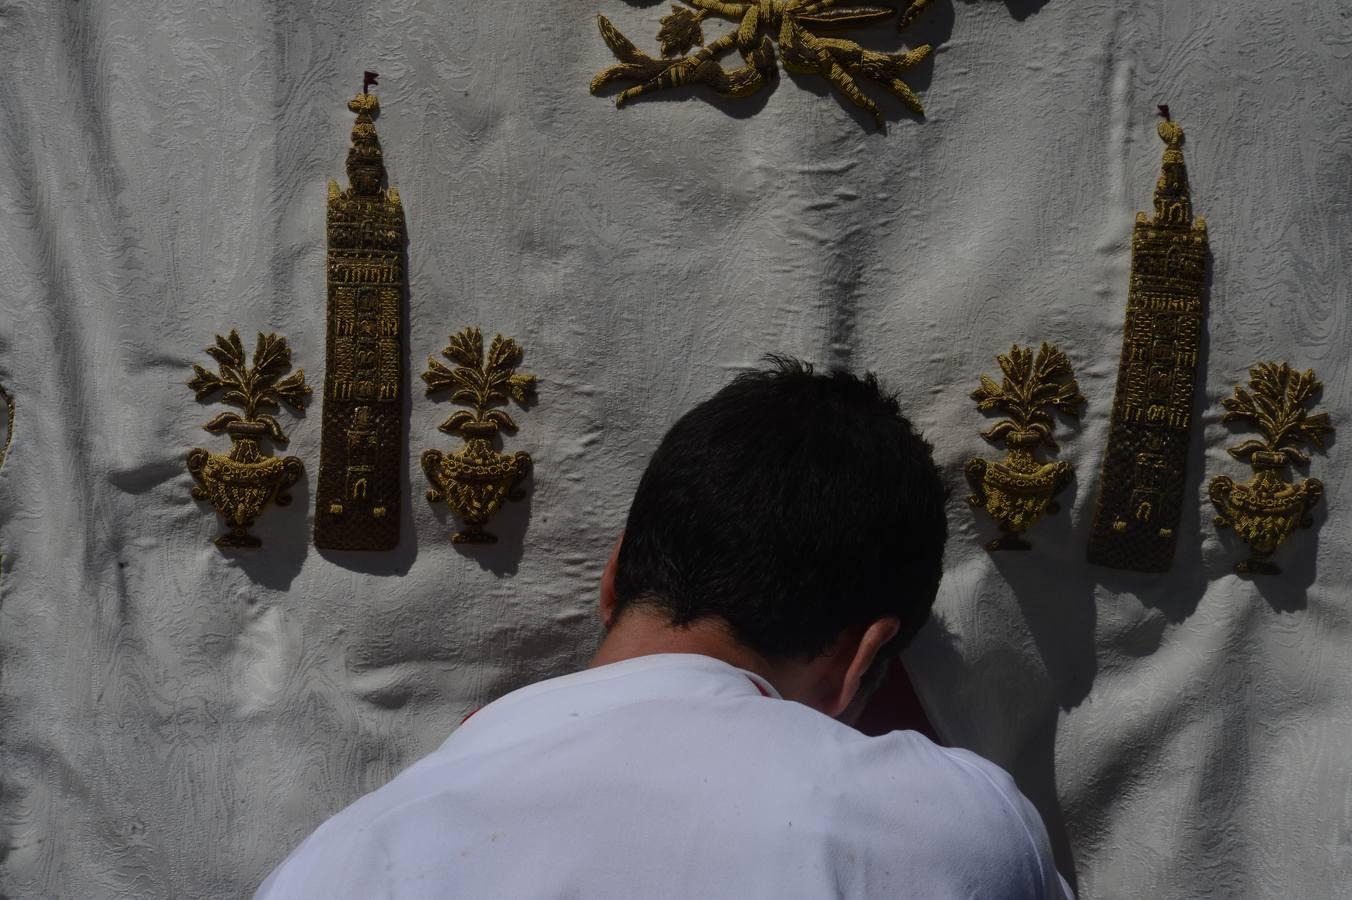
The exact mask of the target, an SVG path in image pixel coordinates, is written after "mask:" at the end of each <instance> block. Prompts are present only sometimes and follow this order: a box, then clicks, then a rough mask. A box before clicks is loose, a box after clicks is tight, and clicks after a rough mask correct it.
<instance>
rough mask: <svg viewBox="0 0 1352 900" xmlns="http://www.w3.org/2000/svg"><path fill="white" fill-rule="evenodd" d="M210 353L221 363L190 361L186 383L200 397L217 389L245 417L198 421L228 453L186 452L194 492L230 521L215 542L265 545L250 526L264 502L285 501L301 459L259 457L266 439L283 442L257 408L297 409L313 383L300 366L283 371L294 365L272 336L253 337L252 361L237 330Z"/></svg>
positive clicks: (273, 422) (275, 427)
mask: <svg viewBox="0 0 1352 900" xmlns="http://www.w3.org/2000/svg"><path fill="white" fill-rule="evenodd" d="M207 353H208V354H210V355H211V357H212V358H213V359H215V360H216V361H217V362H218V363H219V364H220V367H219V371H218V372H211V371H209V370H207V369H205V368H203V367H202V366H197V365H195V366H193V373H194V376H193V379H192V381H190V382H189V383H188V386H189V387H191V388H192V389H193V390H194V391H195V392H196V393H197V399H198V400H199V401H201V400H205V399H207V398H209V397H210V396H212V395H213V394H216V393H220V394H221V402H222V403H229V404H232V405H235V406H238V407H240V408H242V410H243V414H241V413H237V412H233V411H227V412H223V413H221V414H219V415H217V416H216V417H215V418H213V419H212V420H211V421H210V422H208V423H206V424H205V425H203V426H202V427H203V428H204V429H205V430H206V431H209V432H211V433H213V434H219V433H221V432H224V433H225V434H226V435H228V436H229V437H230V451H229V452H228V453H226V454H219V453H212V452H211V451H209V450H207V449H205V448H202V447H194V448H193V449H192V450H190V451H188V471H189V472H190V473H191V474H192V477H193V478H194V479H195V480H196V481H197V484H195V485H193V488H192V495H193V496H194V497H196V498H198V499H199V500H207V501H210V503H211V505H212V506H213V507H215V509H216V511H217V512H218V513H219V514H220V516H221V518H223V519H225V522H226V524H227V525H228V526H229V530H228V531H227V532H226V533H224V534H222V535H221V536H220V537H218V538H216V545H217V546H218V547H258V546H260V545H261V543H262V542H261V541H260V540H259V539H258V538H257V537H256V536H255V535H253V534H250V533H249V527H250V526H251V525H253V523H254V520H255V519H257V518H258V517H259V516H260V515H261V514H262V512H263V510H264V509H265V508H266V507H267V506H268V505H269V504H272V503H275V504H276V505H278V506H285V505H287V504H288V503H290V502H291V495H290V494H289V493H287V489H288V488H290V487H291V486H292V485H294V484H295V483H296V482H297V481H299V480H300V477H301V475H303V474H304V472H305V466H304V464H303V463H302V462H301V461H300V459H299V458H298V457H295V456H287V457H282V458H278V457H275V456H269V455H265V454H264V452H263V448H262V441H263V440H264V439H265V438H270V439H271V440H272V441H273V442H275V443H277V444H279V445H285V444H286V443H287V440H288V439H287V436H286V433H285V432H284V431H283V430H282V427H281V424H280V423H279V422H278V421H277V419H276V418H275V417H274V416H272V415H270V414H269V413H267V412H263V411H262V410H268V409H271V410H280V408H281V406H282V404H286V405H287V406H290V407H292V408H293V409H295V410H297V411H299V410H302V409H304V407H305V402H306V399H307V398H308V397H309V395H310V387H309V385H307V384H306V383H305V370H304V369H298V370H296V371H295V372H293V373H291V374H290V375H287V374H286V373H287V371H288V370H289V369H290V368H291V348H290V347H288V346H287V343H286V339H285V338H282V337H279V336H278V335H275V334H262V333H260V334H259V335H258V342H257V344H256V345H255V348H254V354H253V364H252V365H249V364H248V362H247V360H246V358H245V353H244V346H243V344H242V343H241V342H240V339H239V334H238V333H237V332H235V331H231V332H230V336H229V337H228V338H223V337H220V336H219V335H218V336H217V337H216V343H215V344H214V345H213V346H211V347H208V348H207Z"/></svg>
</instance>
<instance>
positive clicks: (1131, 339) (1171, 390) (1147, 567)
mask: <svg viewBox="0 0 1352 900" xmlns="http://www.w3.org/2000/svg"><path fill="white" fill-rule="evenodd" d="M1160 112H1161V113H1162V114H1164V115H1165V121H1163V122H1161V123H1160V124H1159V136H1160V138H1161V139H1162V140H1163V141H1164V143H1165V149H1164V158H1163V160H1162V162H1161V165H1160V175H1159V180H1158V181H1157V182H1156V184H1155V215H1154V217H1153V218H1150V219H1147V218H1146V214H1145V213H1137V214H1136V224H1135V227H1134V228H1133V230H1132V240H1131V287H1130V292H1129V293H1128V295H1127V315H1126V324H1125V325H1124V326H1123V330H1122V356H1121V360H1120V361H1119V363H1118V370H1117V390H1116V393H1115V394H1114V397H1113V412H1112V419H1111V422H1110V424H1109V427H1108V447H1107V449H1106V450H1105V452H1104V457H1103V472H1102V476H1101V478H1100V479H1099V495H1098V504H1097V506H1096V508H1095V511H1094V521H1093V525H1092V526H1091V528H1090V532H1089V548H1088V554H1087V555H1088V558H1089V561H1090V562H1092V563H1097V564H1099V565H1104V566H1113V567H1116V568H1120V569H1134V570H1136V571H1140V572H1163V571H1165V570H1166V569H1168V568H1169V566H1170V565H1171V564H1172V563H1173V558H1174V545H1175V542H1176V539H1175V535H1176V533H1177V529H1178V521H1179V516H1180V514H1181V511H1182V506H1183V491H1184V478H1185V476H1186V474H1187V461H1188V440H1189V434H1190V426H1191V422H1192V400H1193V393H1194V388H1195V384H1196V380H1197V358H1198V354H1199V352H1200V348H1201V341H1202V330H1203V328H1204V327H1205V323H1204V320H1203V312H1204V310H1203V292H1204V290H1205V276H1206V258H1207V230H1206V220H1205V219H1203V218H1202V217H1201V216H1198V217H1197V218H1196V219H1194V218H1193V215H1192V197H1191V194H1190V192H1189V189H1188V172H1187V169H1186V167H1185V166H1184V164H1183V129H1182V128H1180V127H1179V126H1178V124H1177V123H1176V122H1173V121H1170V120H1169V119H1168V107H1161V108H1160Z"/></svg>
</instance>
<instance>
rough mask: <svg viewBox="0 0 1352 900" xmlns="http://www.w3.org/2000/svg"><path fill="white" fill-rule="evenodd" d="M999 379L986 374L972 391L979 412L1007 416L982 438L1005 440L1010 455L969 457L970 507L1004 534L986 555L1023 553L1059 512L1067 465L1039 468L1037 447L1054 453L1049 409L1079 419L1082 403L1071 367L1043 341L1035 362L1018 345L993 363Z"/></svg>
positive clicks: (1068, 473)
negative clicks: (1046, 518) (1031, 534)
mask: <svg viewBox="0 0 1352 900" xmlns="http://www.w3.org/2000/svg"><path fill="white" fill-rule="evenodd" d="M996 360H997V361H998V362H999V364H1000V370H1001V372H1003V373H1004V378H1003V380H1002V383H1000V384H996V383H995V382H994V381H992V380H991V379H990V378H987V377H986V376H985V375H982V376H981V386H980V387H979V388H977V389H976V390H975V391H973V392H972V399H973V400H975V401H977V408H978V409H980V410H981V411H982V412H989V411H991V410H1000V411H1002V412H1004V413H1005V414H1006V415H1007V418H1004V419H1001V420H1000V421H998V422H996V423H995V425H994V426H992V427H991V429H990V430H989V431H985V432H983V433H982V435H981V436H982V437H984V438H985V439H986V440H988V441H991V442H996V441H1003V442H1004V445H1005V448H1006V450H1007V451H1008V454H1007V455H1006V456H1005V458H1004V459H1003V460H1000V461H999V462H996V461H993V460H986V459H981V458H979V457H974V458H972V459H969V460H968V461H967V468H966V474H967V483H968V484H969V485H971V488H972V495H971V496H970V497H968V498H967V502H968V503H970V504H971V505H972V506H974V507H978V508H981V509H985V510H986V512H988V513H990V515H991V518H993V519H995V521H996V523H998V524H999V526H1000V531H1001V535H1000V537H998V538H996V539H995V540H993V541H991V542H990V543H989V544H987V545H986V549H987V550H1027V549H1029V548H1030V546H1031V545H1030V544H1029V543H1028V542H1027V541H1025V540H1024V539H1023V537H1022V535H1023V532H1025V531H1027V530H1028V529H1029V528H1031V527H1033V526H1034V525H1035V524H1037V522H1038V521H1039V520H1040V519H1041V518H1042V517H1043V515H1045V514H1048V513H1055V512H1056V511H1057V510H1058V506H1057V504H1056V503H1055V502H1054V501H1053V499H1052V498H1053V497H1055V496H1056V495H1057V494H1059V493H1061V491H1063V490H1065V488H1066V485H1068V484H1070V479H1071V477H1072V474H1073V472H1072V469H1071V466H1070V463H1068V462H1066V461H1064V460H1056V461H1054V462H1049V463H1043V462H1039V461H1038V459H1037V457H1036V456H1035V454H1034V451H1036V450H1037V448H1038V447H1040V446H1041V447H1046V448H1047V449H1050V450H1055V449H1057V444H1056V440H1055V438H1053V437H1052V431H1053V429H1054V428H1055V427H1056V423H1055V420H1054V419H1053V418H1052V411H1053V410H1059V411H1060V412H1062V413H1064V414H1065V415H1067V416H1070V417H1072V418H1079V415H1080V407H1081V405H1083V403H1084V397H1083V396H1081V395H1080V388H1079V385H1078V384H1077V383H1076V381H1075V378H1074V377H1073V375H1074V373H1073V372H1072V371H1071V368H1070V361H1069V360H1068V359H1066V355H1065V354H1064V353H1062V352H1061V350H1060V349H1058V348H1057V347H1056V345H1055V344H1048V343H1046V342H1043V344H1042V346H1041V348H1039V350H1038V352H1037V356H1036V357H1034V355H1033V350H1032V348H1031V347H1020V346H1019V345H1018V344H1015V345H1014V346H1013V347H1012V348H1011V349H1010V351H1009V354H1008V355H1005V354H1001V355H999V356H997V357H996Z"/></svg>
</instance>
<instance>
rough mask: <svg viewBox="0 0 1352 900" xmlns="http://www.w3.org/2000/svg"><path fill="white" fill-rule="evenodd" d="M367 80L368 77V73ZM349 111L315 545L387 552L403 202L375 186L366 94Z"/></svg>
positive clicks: (335, 230) (380, 162)
mask: <svg viewBox="0 0 1352 900" xmlns="http://www.w3.org/2000/svg"><path fill="white" fill-rule="evenodd" d="M369 80H371V79H370V76H368V81H369ZM347 108H348V109H350V110H352V111H353V112H354V113H356V114H357V121H356V124H354V125H353V126H352V147H351V148H350V149H349V150H348V151H347V177H348V187H347V188H346V189H345V190H339V188H338V184H337V183H336V182H333V181H330V182H329V208H328V239H329V251H328V338H327V342H326V349H327V357H326V360H325V366H326V368H325V373H324V432H323V443H322V446H321V449H320V463H319V485H318V487H317V489H316V491H315V546H316V547H324V548H330V549H335V550H388V549H390V548H392V547H394V546H395V545H396V544H398V543H399V500H400V498H399V489H400V479H399V472H400V466H401V465H402V464H403V458H404V448H403V429H402V427H401V422H400V415H401V410H402V402H401V398H400V395H399V392H400V390H401V385H402V382H403V337H402V335H401V333H400V319H401V309H400V307H401V304H402V300H403V293H404V266H403V248H404V241H405V228H404V208H403V205H402V204H401V203H400V201H399V192H398V191H396V190H395V189H394V188H392V187H386V186H385V162H384V159H383V157H382V154H381V151H380V139H379V138H378V137H377V136H376V126H375V121H374V117H375V115H376V113H378V112H379V110H380V104H379V103H378V102H377V101H376V97H375V95H374V94H370V93H367V92H366V91H365V90H363V92H362V93H360V94H358V95H357V96H355V97H353V98H352V99H351V100H349V101H348V104H347Z"/></svg>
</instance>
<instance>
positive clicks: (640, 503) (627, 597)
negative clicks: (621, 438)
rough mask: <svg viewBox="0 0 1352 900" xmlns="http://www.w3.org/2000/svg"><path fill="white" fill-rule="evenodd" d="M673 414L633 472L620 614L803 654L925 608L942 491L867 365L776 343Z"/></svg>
mask: <svg viewBox="0 0 1352 900" xmlns="http://www.w3.org/2000/svg"><path fill="white" fill-rule="evenodd" d="M767 362H768V365H767V366H766V367H765V368H763V369H760V370H757V371H752V372H747V373H744V374H742V375H739V376H738V377H737V378H736V379H734V380H733V382H732V383H731V384H729V385H728V386H727V387H725V388H723V389H722V390H720V391H719V392H718V393H716V394H715V395H714V396H713V397H711V398H710V399H708V400H706V401H704V402H703V403H701V404H699V405H698V406H696V407H695V408H694V409H692V410H690V412H688V413H686V414H685V415H684V416H682V417H681V418H680V419H679V420H678V421H677V422H676V424H675V425H673V426H672V428H671V430H670V431H669V432H667V435H666V437H665V438H663V439H662V443H661V444H660V445H659V446H658V448H657V451H656V452H655V453H654V454H653V457H652V459H651V460H650V461H649V463H648V468H647V469H646V470H645V471H644V473H643V478H642V479H641V480H640V481H639V486H638V491H637V492H636V493H635V495H634V502H633V505H632V506H631V507H630V508H629V520H628V523H627V524H626V526H625V531H624V540H623V542H622V543H621V546H620V557H619V563H618V567H617V570H616V575H615V594H616V609H617V612H619V613H623V611H624V610H625V609H627V608H629V607H630V606H636V605H641V606H644V607H648V608H651V609H656V610H659V611H662V612H665V613H666V614H668V615H669V617H670V620H671V623H672V624H673V625H677V626H682V625H688V624H690V623H692V622H696V621H699V620H704V619H721V620H722V621H723V622H724V623H725V624H726V625H727V626H729V627H730V628H731V631H732V634H733V636H734V637H735V638H736V639H737V640H738V641H739V642H741V643H742V644H744V645H746V646H747V647H750V648H751V649H753V650H755V651H757V652H758V653H760V654H761V655H763V656H765V657H767V658H771V659H790V658H793V659H811V658H814V657H816V656H819V655H821V654H822V653H823V652H825V651H826V650H827V649H828V648H829V647H830V646H831V644H833V643H834V642H835V641H836V640H837V639H838V638H839V637H840V635H841V634H843V633H844V632H845V631H846V630H847V629H849V628H851V627H855V626H860V625H867V624H868V623H870V622H873V621H875V620H876V619H879V618H881V617H884V616H896V617H897V618H899V619H900V620H901V631H900V633H899V640H895V641H893V642H892V644H891V645H890V647H891V648H892V649H899V648H900V647H902V646H905V644H906V643H907V642H909V641H910V639H911V638H912V637H913V636H914V635H915V633H916V632H917V631H918V630H919V629H920V627H921V626H922V625H924V623H925V621H926V620H927V619H928V618H929V614H930V609H931V607H933V605H934V597H935V593H936V592H937V591H938V587H939V577H940V571H941V565H942V561H943V550H944V542H945V541H946V540H947V538H948V523H947V519H946V518H945V515H944V505H945V502H946V500H947V496H948V493H947V491H946V490H945V488H944V486H943V482H942V480H941V479H940V477H939V471H938V469H937V468H936V467H935V465H934V458H933V456H932V454H931V447H930V445H929V444H928V443H927V442H926V441H925V440H924V439H923V438H922V437H921V436H920V435H919V434H917V433H916V431H915V429H914V428H913V427H912V425H911V423H910V422H909V421H908V420H907V419H906V417H905V416H903V415H902V414H901V409H900V407H899V405H898V403H897V400H896V398H895V397H893V396H891V395H888V394H886V393H884V392H883V391H882V390H881V389H880V388H879V386H878V381H877V379H876V378H875V377H874V376H873V375H872V374H867V375H865V376H864V377H862V378H861V377H857V376H855V375H851V374H850V373H848V372H844V371H833V372H830V373H829V374H818V373H815V372H814V371H813V369H812V367H811V366H810V365H808V364H805V363H803V362H800V361H798V360H794V359H789V358H785V357H776V356H772V357H767Z"/></svg>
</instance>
